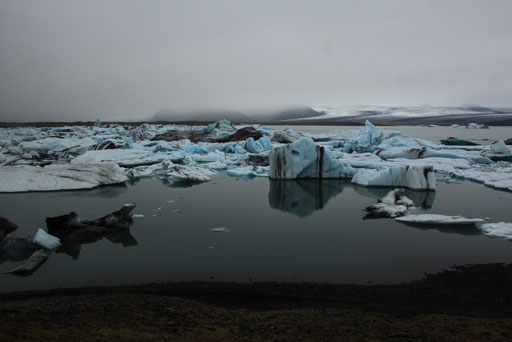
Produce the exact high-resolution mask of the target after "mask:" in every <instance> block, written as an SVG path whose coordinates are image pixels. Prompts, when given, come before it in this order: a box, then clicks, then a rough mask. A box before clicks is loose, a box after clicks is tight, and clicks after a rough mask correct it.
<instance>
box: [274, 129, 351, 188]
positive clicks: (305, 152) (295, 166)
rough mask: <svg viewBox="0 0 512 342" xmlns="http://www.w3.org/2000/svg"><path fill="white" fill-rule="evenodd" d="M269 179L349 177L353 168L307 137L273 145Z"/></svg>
mask: <svg viewBox="0 0 512 342" xmlns="http://www.w3.org/2000/svg"><path fill="white" fill-rule="evenodd" d="M269 162H270V173H269V177H270V178H271V179H301V178H350V177H352V176H353V175H354V173H355V170H354V169H353V168H352V167H351V166H349V165H347V164H345V163H342V162H340V161H338V160H336V159H333V158H332V157H331V156H330V155H329V152H328V151H327V150H325V147H323V146H320V145H317V144H315V143H314V142H313V141H312V140H310V139H308V138H301V139H299V140H297V141H295V142H294V143H292V144H289V145H283V146H277V147H274V148H273V149H272V150H271V151H270V154H269Z"/></svg>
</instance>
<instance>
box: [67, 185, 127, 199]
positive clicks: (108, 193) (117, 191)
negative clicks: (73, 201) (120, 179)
mask: <svg viewBox="0 0 512 342" xmlns="http://www.w3.org/2000/svg"><path fill="white" fill-rule="evenodd" d="M126 190H128V187H127V186H126V184H124V183H122V184H112V185H103V186H99V187H97V188H94V189H91V190H78V191H63V192H62V193H61V195H63V196H69V197H103V198H115V197H117V196H120V195H122V194H123V193H125V192H126Z"/></svg>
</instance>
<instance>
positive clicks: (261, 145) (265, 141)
mask: <svg viewBox="0 0 512 342" xmlns="http://www.w3.org/2000/svg"><path fill="white" fill-rule="evenodd" d="M271 149H272V143H271V142H270V138H269V137H267V136H264V137H261V138H259V139H258V140H257V141H254V138H247V145H246V150H247V151H249V152H251V153H261V152H264V151H270V150H271Z"/></svg>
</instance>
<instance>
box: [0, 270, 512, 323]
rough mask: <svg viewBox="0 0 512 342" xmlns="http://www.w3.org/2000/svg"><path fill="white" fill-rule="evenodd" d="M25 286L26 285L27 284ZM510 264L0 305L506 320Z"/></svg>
mask: <svg viewBox="0 0 512 342" xmlns="http://www.w3.org/2000/svg"><path fill="white" fill-rule="evenodd" d="M27 280H28V281H30V279H27ZM510 289H512V264H478V265H466V266H457V267H455V268H454V269H451V270H447V271H443V272H439V273H435V274H426V275H425V277H424V278H422V279H420V280H414V281H411V282H408V283H403V284H391V285H379V284H375V285H372V284H368V285H355V284H329V283H309V282H304V283H299V282H297V283H294V282H249V283H239V282H217V281H207V282H206V281H204V282H201V281H192V282H162V283H149V284H141V285H127V286H99V287H80V288H55V289H50V290H35V291H23V292H9V293H0V303H2V302H5V301H12V300H25V299H31V298H43V297H58V296H78V295H86V294H87V295H90V294H95V295H106V294H127V293H131V294H158V295H167V296H173V297H181V298H188V299H194V300H199V301H204V302H206V303H210V304H215V305H220V306H226V307H231V308H251V309H256V310H269V309H283V308H304V307H311V308H317V307H329V308H345V309H346V308H350V309H357V310H365V311H372V312H381V313H391V314H399V315H416V314H451V315H465V316H472V317H512V291H511V290H510Z"/></svg>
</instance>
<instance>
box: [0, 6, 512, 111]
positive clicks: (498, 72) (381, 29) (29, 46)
mask: <svg viewBox="0 0 512 342" xmlns="http://www.w3.org/2000/svg"><path fill="white" fill-rule="evenodd" d="M510 13H512V2H510V1H499V0H496V1H471V0H454V1H420V0H417V1H410V0H408V1H407V0H404V1H392V0H390V1H378V0H376V1H327V0H326V1H302V0H295V1H292V0H290V1H266V0H264V1H244V0H232V1H227V0H216V1H209V0H203V1H156V0H153V1H129V0H119V1H90V0H89V1H67V0H59V1H57V0H46V1H36V0H34V1H18V0H4V1H2V2H0V46H1V49H0V120H88V119H94V118H96V117H103V118H106V117H131V118H143V117H149V116H150V115H151V114H152V113H154V112H156V111H158V110H161V109H172V110H180V109H186V110H190V109H195V108H226V109H233V110H244V109H247V108H267V107H272V106H280V107H283V106H286V105H296V104H300V105H312V106H322V105H337V104H382V105H416V104H426V103H428V104H432V105H460V104H467V103H479V104H482V105H494V106H512V96H511V95H512V40H511V39H510V32H512V20H510Z"/></svg>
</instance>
